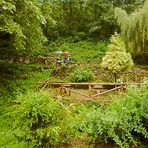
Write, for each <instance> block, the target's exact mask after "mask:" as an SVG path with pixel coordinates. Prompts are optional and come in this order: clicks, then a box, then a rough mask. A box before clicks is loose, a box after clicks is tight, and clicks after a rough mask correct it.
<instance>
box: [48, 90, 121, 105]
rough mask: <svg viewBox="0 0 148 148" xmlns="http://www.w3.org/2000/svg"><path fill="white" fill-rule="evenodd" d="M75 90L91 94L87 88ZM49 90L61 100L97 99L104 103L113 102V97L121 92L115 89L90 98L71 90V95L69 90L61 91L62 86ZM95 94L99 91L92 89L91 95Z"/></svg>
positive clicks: (74, 101) (81, 100)
mask: <svg viewBox="0 0 148 148" xmlns="http://www.w3.org/2000/svg"><path fill="white" fill-rule="evenodd" d="M73 90H74V91H76V92H78V93H81V94H84V95H89V91H88V90H87V89H73ZM49 91H50V92H51V93H52V95H53V97H55V98H57V99H59V100H63V99H64V100H65V101H69V102H71V103H85V102H88V101H90V100H95V101H97V102H99V103H103V104H107V103H110V102H112V98H113V97H114V96H115V95H117V94H118V93H119V92H118V91H114V92H109V93H106V94H103V95H99V96H97V97H95V98H88V97H85V96H82V95H80V94H77V93H75V92H71V93H70V95H69V91H66V92H63V93H61V92H60V88H53V89H51V88H50V89H49ZM94 94H97V92H96V91H91V95H94Z"/></svg>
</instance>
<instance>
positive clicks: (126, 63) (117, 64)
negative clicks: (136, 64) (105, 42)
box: [101, 33, 133, 82]
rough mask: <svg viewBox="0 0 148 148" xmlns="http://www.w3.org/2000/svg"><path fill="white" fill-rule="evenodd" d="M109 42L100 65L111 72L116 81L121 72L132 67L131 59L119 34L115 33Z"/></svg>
mask: <svg viewBox="0 0 148 148" xmlns="http://www.w3.org/2000/svg"><path fill="white" fill-rule="evenodd" d="M110 42H111V44H109V46H108V51H107V52H106V55H105V56H104V57H103V59H102V62H101V67H102V68H104V69H105V70H107V71H109V72H111V73H112V74H113V75H114V77H115V82H116V78H117V76H118V75H119V74H120V73H121V72H124V71H128V70H129V69H131V68H132V66H133V61H132V58H131V55H130V53H127V52H126V49H125V45H124V43H123V41H122V39H121V37H120V35H119V34H117V33H115V34H114V35H113V36H112V37H111V39H110Z"/></svg>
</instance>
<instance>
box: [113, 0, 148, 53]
mask: <svg viewBox="0 0 148 148" xmlns="http://www.w3.org/2000/svg"><path fill="white" fill-rule="evenodd" d="M115 16H116V18H117V22H118V23H119V25H120V27H121V33H122V37H123V38H124V41H125V43H126V46H127V47H128V49H129V50H130V52H131V53H132V54H133V55H148V49H147V47H148V0H146V1H145V3H144V5H143V7H142V8H139V9H138V10H136V11H135V12H133V13H131V14H127V12H126V11H124V10H122V9H121V8H116V9H115Z"/></svg>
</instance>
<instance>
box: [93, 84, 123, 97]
mask: <svg viewBox="0 0 148 148" xmlns="http://www.w3.org/2000/svg"><path fill="white" fill-rule="evenodd" d="M119 88H121V86H118V87H115V88H113V89H110V90H107V91H104V92H101V93H98V94H95V95H92V97H97V96H99V95H103V94H106V93H109V92H111V91H114V90H117V89H119Z"/></svg>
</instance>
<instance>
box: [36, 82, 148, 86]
mask: <svg viewBox="0 0 148 148" xmlns="http://www.w3.org/2000/svg"><path fill="white" fill-rule="evenodd" d="M37 84H51V85H58V84H59V85H113V86H114V85H116V86H118V85H128V84H129V85H130V84H132V85H139V84H145V85H147V84H148V83H65V82H49V81H44V82H41V81H39V82H37Z"/></svg>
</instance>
